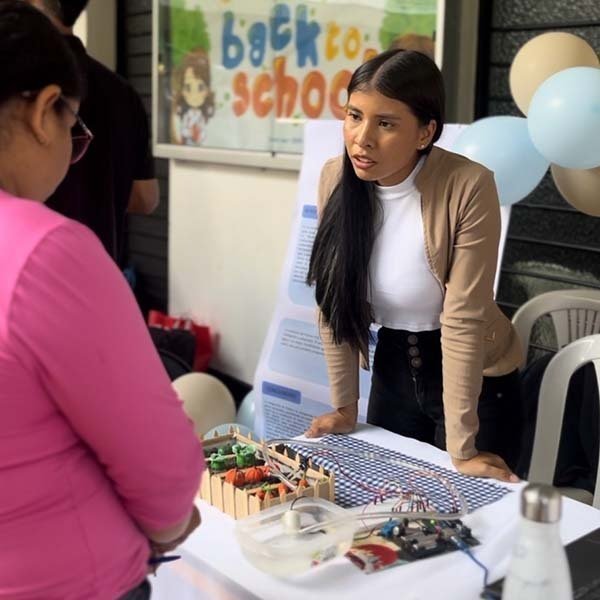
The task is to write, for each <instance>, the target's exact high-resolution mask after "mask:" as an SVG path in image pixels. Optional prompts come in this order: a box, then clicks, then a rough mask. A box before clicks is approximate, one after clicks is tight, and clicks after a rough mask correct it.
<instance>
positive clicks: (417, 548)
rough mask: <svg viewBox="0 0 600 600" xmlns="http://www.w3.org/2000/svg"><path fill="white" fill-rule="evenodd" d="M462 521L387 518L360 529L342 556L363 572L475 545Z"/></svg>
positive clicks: (477, 543) (374, 570)
mask: <svg viewBox="0 0 600 600" xmlns="http://www.w3.org/2000/svg"><path fill="white" fill-rule="evenodd" d="M478 545H479V541H478V540H477V539H475V538H474V537H473V535H472V533H471V530H470V529H469V528H468V527H467V526H466V525H464V523H463V522H462V521H459V520H454V521H435V520H421V519H411V520H408V519H403V520H399V519H398V520H393V519H390V520H388V521H386V522H385V523H383V524H380V525H378V526H377V527H375V528H370V529H364V530H362V531H361V532H359V533H358V534H357V535H356V536H355V538H354V544H353V545H352V547H351V548H350V550H349V551H348V552H347V554H346V556H347V557H348V558H349V559H350V560H351V561H352V563H353V564H354V565H355V566H357V567H358V568H359V569H361V570H362V571H364V572H365V573H375V572H377V571H381V570H383V569H387V568H389V567H393V566H398V565H403V564H407V563H411V562H414V561H417V560H423V559H425V558H429V557H431V556H438V555H440V554H446V553H448V552H454V551H456V550H465V549H468V548H471V547H473V546H478Z"/></svg>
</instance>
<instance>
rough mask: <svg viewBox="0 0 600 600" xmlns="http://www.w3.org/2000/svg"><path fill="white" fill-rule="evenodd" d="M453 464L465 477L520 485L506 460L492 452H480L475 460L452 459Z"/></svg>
mask: <svg viewBox="0 0 600 600" xmlns="http://www.w3.org/2000/svg"><path fill="white" fill-rule="evenodd" d="M452 464H453V465H454V466H455V467H456V470H457V471H458V472H459V473H462V474H463V475H471V476H472V477H490V478H492V479H498V480H500V481H507V482H509V483H518V482H519V481H520V480H519V478H518V477H517V476H516V475H515V474H514V473H513V472H512V471H511V470H510V469H509V467H508V465H507V464H506V463H505V462H504V460H503V459H502V458H501V457H500V456H498V455H497V454H492V453H491V452H479V454H476V455H475V456H474V457H473V458H468V459H466V460H462V459H460V458H452Z"/></svg>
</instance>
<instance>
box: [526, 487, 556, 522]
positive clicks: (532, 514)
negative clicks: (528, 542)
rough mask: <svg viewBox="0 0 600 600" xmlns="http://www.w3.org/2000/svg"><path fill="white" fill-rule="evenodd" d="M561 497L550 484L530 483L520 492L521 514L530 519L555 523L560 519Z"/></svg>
mask: <svg viewBox="0 0 600 600" xmlns="http://www.w3.org/2000/svg"><path fill="white" fill-rule="evenodd" d="M561 504H562V498H561V496H560V493H559V491H558V490H557V489H556V488H554V487H552V486H551V485H543V484H541V483H530V484H529V485H528V486H527V487H526V488H525V489H524V490H523V492H522V494H521V514H522V515H523V516H524V517H525V518H526V519H529V520H530V521H536V522H538V523H556V522H557V521H559V520H560V514H561Z"/></svg>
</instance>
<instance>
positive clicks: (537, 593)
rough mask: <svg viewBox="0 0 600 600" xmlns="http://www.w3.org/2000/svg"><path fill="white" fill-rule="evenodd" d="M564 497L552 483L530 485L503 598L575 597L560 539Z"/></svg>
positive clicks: (543, 599) (554, 599)
mask: <svg viewBox="0 0 600 600" xmlns="http://www.w3.org/2000/svg"><path fill="white" fill-rule="evenodd" d="M561 503H562V499H561V496H560V493H559V492H558V490H556V489H555V488H553V487H552V486H549V485H541V484H530V485H528V486H527V487H526V488H525V489H524V490H523V492H522V495H521V515H522V518H521V524H520V528H519V532H518V534H517V536H518V537H517V540H516V543H515V546H514V548H513V552H512V557H511V561H510V565H509V567H508V574H507V575H506V579H505V580H504V591H503V593H502V600H572V599H573V586H572V583H571V573H570V571H569V563H568V561H567V555H566V553H565V549H564V547H563V545H562V542H561V540H560V532H559V526H560V514H561Z"/></svg>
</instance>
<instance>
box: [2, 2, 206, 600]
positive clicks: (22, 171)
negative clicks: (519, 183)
mask: <svg viewBox="0 0 600 600" xmlns="http://www.w3.org/2000/svg"><path fill="white" fill-rule="evenodd" d="M0 72H1V73H2V78H0V271H1V273H2V276H1V277H0V415H1V416H0V599H2V600H4V599H10V600H30V599H36V600H82V599H93V600H111V599H117V598H127V599H128V600H132V599H136V600H137V599H143V598H148V597H149V593H150V592H149V585H148V583H147V581H146V575H147V573H148V571H149V564H148V561H149V559H150V558H151V556H152V554H153V553H161V552H165V551H169V550H171V549H172V548H174V547H175V546H176V545H177V544H178V543H180V542H181V541H182V540H183V539H185V537H186V536H187V535H188V534H189V533H190V532H191V531H192V530H193V529H194V528H195V527H196V526H197V525H198V524H199V516H198V513H197V510H195V509H194V497H195V495H196V492H197V489H198V486H199V482H200V477H201V473H202V472H203V470H204V459H203V453H202V447H201V444H200V442H199V441H198V440H197V438H196V437H195V435H194V432H193V427H192V424H191V423H190V421H189V420H188V418H187V417H186V416H185V415H184V413H183V410H182V405H181V402H180V401H179V400H178V398H177V397H176V395H175V393H174V391H173V389H172V387H171V385H170V382H169V379H168V377H167V375H166V373H165V371H164V368H163V366H162V364H161V362H160V359H159V358H158V356H157V354H156V352H155V350H154V347H153V345H152V342H151V340H150V337H149V335H148V332H147V328H146V327H145V325H144V322H143V319H142V317H141V315H140V313H139V311H138V309H137V306H136V304H135V300H134V298H133V296H132V294H131V292H130V290H129V288H128V286H127V283H126V282H125V280H124V279H123V277H122V275H121V274H120V273H119V271H118V270H117V267H116V266H115V265H114V263H113V262H112V261H111V259H110V258H109V256H108V255H107V254H106V252H105V250H104V248H103V247H102V245H101V244H100V242H99V241H98V239H97V238H96V237H95V236H94V235H93V234H92V233H91V232H90V231H89V230H88V229H87V228H86V227H84V226H83V225H80V224H78V223H76V222H74V221H71V220H69V219H66V218H65V217H62V216H61V215H59V214H57V213H54V212H53V211H51V210H49V209H48V208H46V207H45V206H44V204H43V203H44V200H45V199H46V198H47V197H48V196H49V195H50V194H51V193H52V192H53V190H54V189H55V188H56V186H57V185H58V183H59V182H60V181H61V179H62V178H63V177H64V175H65V173H66V171H67V169H68V167H69V163H70V162H73V161H74V160H77V159H78V158H80V157H81V155H82V153H83V152H84V151H85V149H86V146H87V144H89V143H90V141H91V138H92V135H91V133H90V132H89V130H87V128H86V127H85V125H84V123H83V122H82V121H81V119H80V118H79V117H78V115H77V110H78V106H79V98H80V97H81V94H82V88H81V81H80V78H79V74H78V72H77V67H76V64H75V60H74V58H73V56H72V55H71V53H70V50H69V48H68V47H67V45H66V43H65V41H64V40H63V38H62V36H61V35H60V33H59V32H58V31H57V30H55V29H54V27H53V26H52V25H51V23H50V21H49V20H48V19H47V18H46V17H45V16H44V15H43V14H42V13H41V12H39V11H37V10H36V9H35V8H32V7H31V6H29V5H28V4H26V3H25V2H21V1H18V0H3V1H2V2H0ZM92 143H93V141H92Z"/></svg>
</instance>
